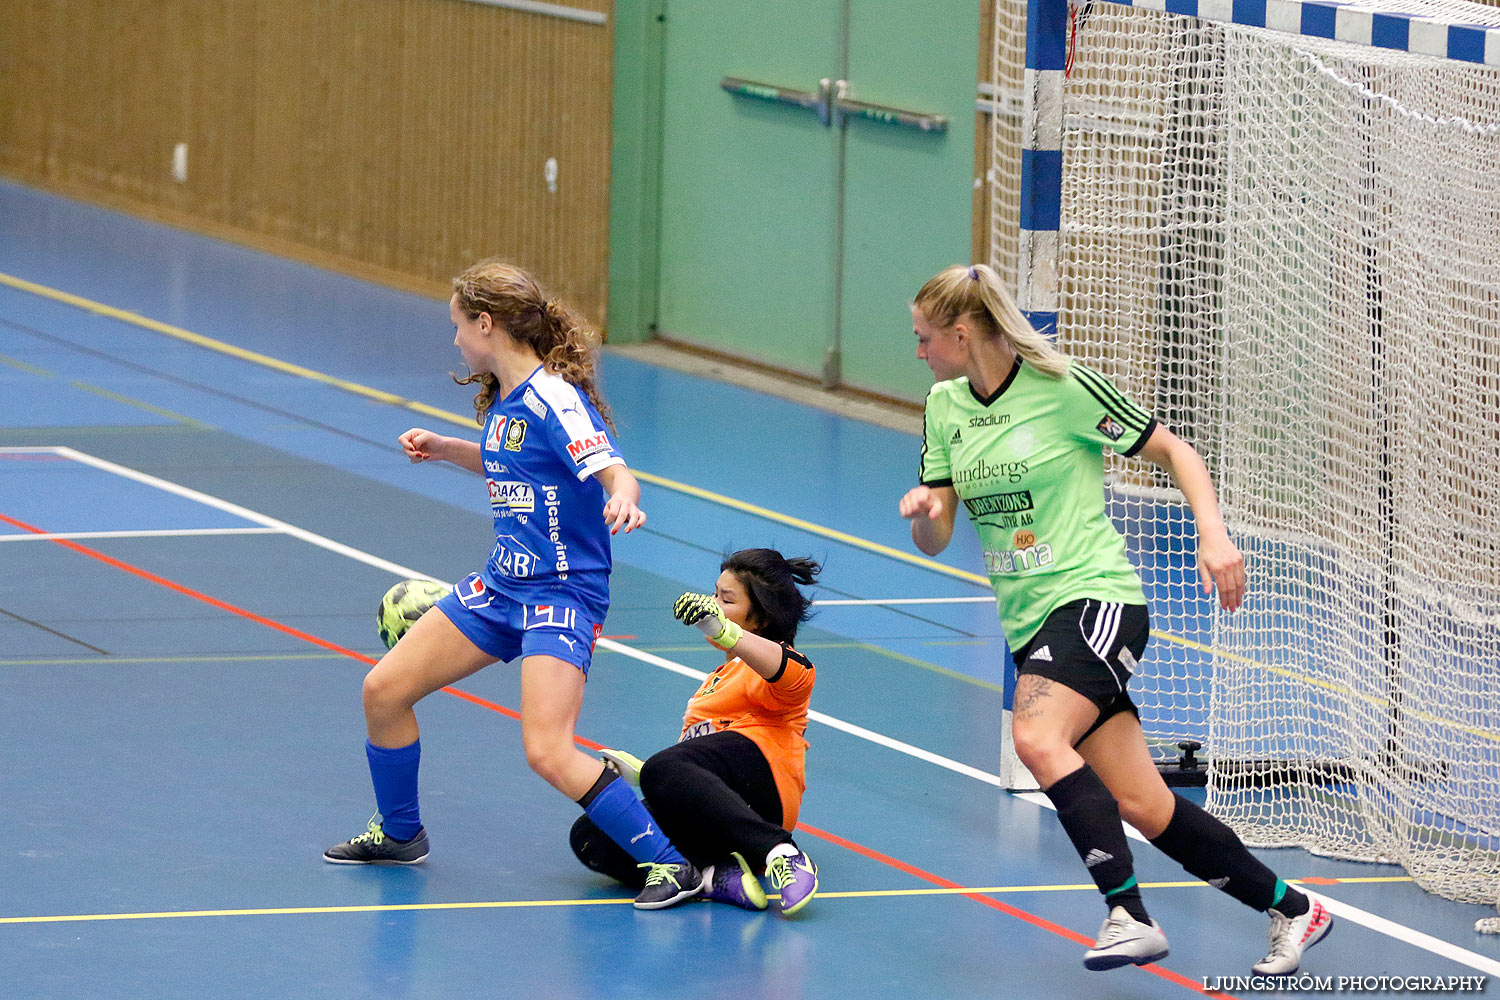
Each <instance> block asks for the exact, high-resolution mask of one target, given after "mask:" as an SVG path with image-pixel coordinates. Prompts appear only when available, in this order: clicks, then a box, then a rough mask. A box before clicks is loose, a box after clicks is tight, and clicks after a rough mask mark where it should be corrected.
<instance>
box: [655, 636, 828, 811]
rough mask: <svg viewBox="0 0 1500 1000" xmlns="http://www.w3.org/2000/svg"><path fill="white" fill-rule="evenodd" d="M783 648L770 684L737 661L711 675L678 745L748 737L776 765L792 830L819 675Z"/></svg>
mask: <svg viewBox="0 0 1500 1000" xmlns="http://www.w3.org/2000/svg"><path fill="white" fill-rule="evenodd" d="M781 648H782V650H783V651H784V652H783V653H782V657H781V670H780V671H779V672H778V673H777V674H776V676H775V677H774V678H773V679H771V680H766V679H765V678H764V677H762V676H761V675H760V674H758V673H756V672H755V670H754V668H752V667H751V666H750V665H749V664H748V663H746V662H745V661H744V660H742V659H740V658H739V657H738V656H736V657H732V658H731V659H729V660H728V661H726V662H725V663H724V664H723V666H721V667H719V668H718V669H717V670H715V671H714V672H713V673H711V674H709V675H708V677H707V679H705V680H704V682H703V684H702V685H701V686H700V687H699V688H698V692H697V693H696V694H694V695H693V696H692V697H691V698H689V699H688V703H687V711H686V712H685V713H684V714H683V716H682V736H681V738H680V739H679V740H678V742H679V743H680V742H681V741H682V740H687V739H692V738H693V737H694V736H703V735H705V734H707V733H722V732H726V731H728V732H734V733H742V734H744V735H745V736H746V737H748V738H749V739H750V740H751V741H752V742H754V743H755V745H756V746H757V747H759V748H760V752H761V753H763V754H765V757H766V763H768V764H770V765H771V776H772V777H773V778H774V779H775V780H776V791H777V792H778V793H779V794H780V796H781V825H782V826H783V827H784V828H786V829H787V830H790V829H792V828H793V827H795V826H796V825H797V811H798V809H799V807H800V806H801V805H802V792H803V791H804V790H805V789H806V788H807V777H806V758H807V737H806V736H805V735H804V734H805V733H806V732H807V703H808V701H809V700H810V699H811V698H812V689H813V681H814V680H816V678H817V670H816V669H815V668H814V667H813V665H812V663H811V661H809V660H808V659H807V657H805V656H803V655H802V654H801V653H799V652H797V651H796V650H795V649H792V648H791V647H789V646H787V645H785V644H783V645H782V647H781Z"/></svg>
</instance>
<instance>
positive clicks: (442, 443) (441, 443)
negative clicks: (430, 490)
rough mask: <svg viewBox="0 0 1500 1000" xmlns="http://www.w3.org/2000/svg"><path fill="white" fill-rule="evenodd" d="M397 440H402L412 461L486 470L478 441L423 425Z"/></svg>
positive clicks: (402, 444) (479, 470) (403, 446)
mask: <svg viewBox="0 0 1500 1000" xmlns="http://www.w3.org/2000/svg"><path fill="white" fill-rule="evenodd" d="M396 440H397V441H399V442H400V444H401V450H402V451H403V452H405V453H406V457H407V459H409V460H410V461H412V462H431V461H439V462H452V463H453V464H454V465H457V466H459V467H460V468H464V469H468V470H469V471H470V472H478V473H481V474H482V473H483V472H484V462H483V460H482V459H481V458H480V457H479V442H478V441H468V440H465V439H464V438H455V437H447V436H445V435H442V434H436V433H434V432H432V431H429V430H427V429H426V428H423V427H413V428H412V429H411V430H409V431H407V432H406V433H405V434H403V435H401V436H400V437H399V438H397V439H396Z"/></svg>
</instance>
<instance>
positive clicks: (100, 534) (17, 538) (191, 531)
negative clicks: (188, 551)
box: [0, 528, 282, 542]
mask: <svg viewBox="0 0 1500 1000" xmlns="http://www.w3.org/2000/svg"><path fill="white" fill-rule="evenodd" d="M281 533H282V532H281V529H280V528H161V529H154V530H150V531H58V532H49V533H47V534H45V535H34V534H31V533H30V532H27V533H26V534H17V535H0V542H56V541H59V540H61V539H64V538H67V539H78V538H186V537H189V536H193V537H197V536H201V535H279V534H281Z"/></svg>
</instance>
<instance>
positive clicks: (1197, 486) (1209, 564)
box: [1138, 424, 1245, 611]
mask: <svg viewBox="0 0 1500 1000" xmlns="http://www.w3.org/2000/svg"><path fill="white" fill-rule="evenodd" d="M1138 454H1139V455H1140V456H1141V457H1142V458H1144V459H1146V460H1147V461H1149V462H1154V463H1155V464H1156V465H1159V466H1161V467H1162V468H1163V469H1166V470H1167V472H1169V473H1171V476H1172V481H1173V482H1174V483H1176V484H1177V488H1178V489H1179V490H1181V491H1182V495H1183V496H1184V497H1186V498H1187V502H1188V506H1189V507H1191V508H1192V509H1193V520H1194V521H1195V522H1197V525H1198V581H1199V583H1200V584H1202V586H1203V592H1204V593H1205V594H1208V593H1212V592H1213V589H1214V587H1218V588H1219V606H1220V607H1222V608H1224V610H1226V611H1233V610H1234V609H1235V608H1237V607H1239V606H1240V603H1241V602H1242V601H1243V600H1244V599H1245V558H1244V556H1242V555H1240V550H1239V549H1238V548H1236V547H1235V544H1234V542H1232V541H1230V539H1229V529H1228V528H1226V527H1225V526H1224V516H1223V515H1222V514H1221V513H1220V512H1219V496H1218V494H1217V493H1215V492H1214V483H1213V479H1212V478H1211V477H1210V476H1209V474H1208V466H1206V465H1204V464H1203V459H1202V457H1201V456H1200V455H1199V454H1198V452H1197V451H1196V450H1195V449H1194V448H1193V446H1192V445H1190V444H1188V443H1187V442H1186V441H1184V440H1182V438H1180V437H1178V436H1177V435H1176V434H1173V433H1172V432H1171V431H1169V430H1167V429H1166V428H1165V427H1163V426H1161V425H1160V424H1158V425H1157V426H1156V429H1155V430H1153V431H1152V432H1151V436H1150V437H1149V438H1147V439H1146V443H1145V445H1144V446H1143V447H1142V448H1141V450H1140V452H1139V453H1138Z"/></svg>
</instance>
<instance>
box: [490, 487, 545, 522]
mask: <svg viewBox="0 0 1500 1000" xmlns="http://www.w3.org/2000/svg"><path fill="white" fill-rule="evenodd" d="M486 482H488V483H489V486H490V506H491V507H493V508H494V509H495V510H496V511H497V512H501V513H505V514H530V513H532V512H534V511H535V510H536V491H535V490H533V489H532V488H531V484H530V483H516V482H496V481H495V480H493V479H489V480H486Z"/></svg>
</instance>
